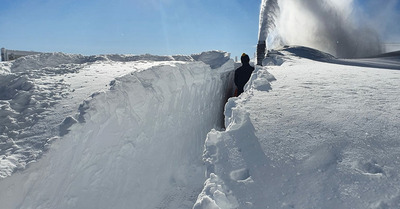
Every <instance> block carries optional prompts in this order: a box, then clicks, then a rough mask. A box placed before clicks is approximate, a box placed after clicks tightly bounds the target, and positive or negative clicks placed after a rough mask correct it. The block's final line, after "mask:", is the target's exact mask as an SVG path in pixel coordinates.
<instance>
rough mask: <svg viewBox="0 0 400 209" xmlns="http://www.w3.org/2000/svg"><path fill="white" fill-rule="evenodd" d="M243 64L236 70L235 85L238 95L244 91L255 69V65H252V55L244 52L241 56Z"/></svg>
mask: <svg viewBox="0 0 400 209" xmlns="http://www.w3.org/2000/svg"><path fill="white" fill-rule="evenodd" d="M240 61H242V66H241V67H239V68H238V69H236V70H235V80H234V81H235V85H236V87H237V95H235V96H239V95H240V94H241V93H243V91H244V90H243V88H244V85H246V83H247V81H249V79H250V76H251V73H253V71H254V67H252V66H250V57H249V55H247V54H246V53H243V54H242V56H241V57H240Z"/></svg>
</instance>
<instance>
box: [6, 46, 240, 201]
mask: <svg viewBox="0 0 400 209" xmlns="http://www.w3.org/2000/svg"><path fill="white" fill-rule="evenodd" d="M114 60H115V59H114ZM195 60H200V61H195ZM96 63H97V64H92V65H90V66H89V67H90V68H94V69H96V70H98V71H100V66H103V65H105V66H106V68H111V67H113V66H114V67H115V66H116V67H117V68H118V69H120V70H121V69H123V68H127V66H126V65H128V64H129V63H123V62H122V63H121V62H116V61H109V60H107V61H97V62H96ZM206 63H211V64H212V67H211V66H210V65H209V64H206ZM58 64H59V63H58ZM135 64H136V65H139V66H148V67H146V68H144V69H140V70H138V69H134V70H131V71H127V72H129V73H125V74H123V75H121V76H119V77H116V78H115V79H114V80H113V81H111V82H110V83H109V90H103V91H99V92H97V93H94V94H92V96H91V97H89V98H88V99H87V100H85V101H84V102H83V103H82V104H81V105H80V107H79V111H78V113H77V114H71V115H70V116H68V117H66V118H65V120H64V122H63V123H62V124H61V126H60V127H61V130H62V134H63V135H64V136H63V138H62V139H61V140H56V141H55V142H53V143H52V144H51V148H50V149H49V151H48V153H46V154H45V155H44V156H43V157H42V158H41V159H40V160H39V161H38V162H37V163H34V164H31V166H30V167H29V168H28V169H26V170H24V171H22V172H18V173H15V174H13V175H12V176H10V177H8V178H6V179H4V180H3V181H0V188H8V189H2V190H0V201H1V202H2V205H3V206H4V207H5V208H89V209H90V208H122V209H123V208H132V205H134V206H135V207H136V208H149V209H150V208H190V207H192V206H193V204H194V202H195V200H196V197H197V195H198V194H199V193H200V191H201V188H202V184H203V182H204V181H205V178H204V176H203V173H204V170H203V169H204V168H203V162H202V160H201V153H202V151H203V145H204V139H205V138H206V134H207V132H208V131H209V130H211V129H212V128H215V129H220V128H221V127H222V124H223V113H222V112H223V106H224V103H225V101H226V99H227V98H226V97H227V96H228V94H229V92H231V91H232V79H233V74H232V70H233V66H234V63H233V60H231V59H229V55H228V54H226V53H223V52H216V51H214V52H206V53H202V54H200V55H197V56H194V58H192V59H191V60H190V61H157V62H154V61H148V60H147V61H146V62H145V61H144V60H140V61H138V62H132V63H130V64H129V65H135ZM99 65H100V66H99ZM124 66H125V67H124ZM218 66H219V67H218ZM103 67H104V66H103ZM98 75H99V73H98ZM77 93H78V90H76V91H74V92H73V94H77ZM22 179H24V180H22ZM19 182H24V183H23V184H21V183H19Z"/></svg>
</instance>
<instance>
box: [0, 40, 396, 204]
mask: <svg viewBox="0 0 400 209" xmlns="http://www.w3.org/2000/svg"><path fill="white" fill-rule="evenodd" d="M63 56H65V55H63V54H53V55H50V56H49V58H50V59H49V60H47V58H45V57H42V58H43V59H44V60H43V61H40V62H38V64H37V65H38V66H39V69H36V70H29V69H30V68H29V64H27V65H26V66H28V67H27V68H25V69H26V70H25V73H24V74H23V75H25V76H27V77H25V78H23V80H22V81H24V82H25V81H26V83H30V84H31V85H19V84H20V82H17V80H15V81H13V84H14V83H15V85H10V86H19V87H18V88H11V87H10V86H6V87H4V88H9V89H15V92H14V93H15V95H14V94H12V95H14V96H12V97H11V98H10V97H8V99H6V98H7V97H6V96H4V100H2V102H3V103H2V104H6V105H5V107H6V108H3V109H2V111H6V110H9V111H15V112H16V113H18V114H19V115H21V116H24V117H23V118H26V117H28V116H29V115H30V114H25V113H24V111H23V110H24V109H28V110H29V111H30V112H35V113H37V115H38V116H41V117H43V120H44V121H46V122H47V124H48V125H49V126H50V127H52V126H53V125H54V126H55V127H56V128H55V133H57V135H63V137H58V138H56V139H55V140H53V141H54V142H53V143H50V146H48V145H47V147H50V149H49V151H48V152H45V155H44V156H43V157H42V158H40V159H39V160H38V162H36V163H30V164H29V165H30V166H29V167H28V168H27V169H25V170H21V171H19V172H16V173H14V174H12V175H11V176H10V177H7V178H5V179H2V180H0V202H1V204H2V207H4V208H132V207H134V208H174V209H175V208H195V209H210V208H212V209H218V208H220V209H231V208H246V209H247V208H254V209H258V208H328V209H330V208H332V209H333V208H357V209H358V208H359V209H365V208H372V209H383V208H396V209H397V208H399V202H400V201H399V200H400V190H399V188H398V185H399V184H400V181H399V179H400V176H399V173H400V169H399V168H400V163H399V162H400V161H399V155H398V153H400V141H399V136H400V131H399V130H400V129H399V127H400V122H399V121H400V106H399V103H398V89H399V84H400V71H399V70H398V69H399V67H398V66H400V65H399V64H400V58H399V56H398V54H396V53H395V54H387V55H384V56H382V57H377V58H368V59H357V60H341V59H336V58H334V57H333V56H331V55H329V54H326V53H323V52H320V51H318V50H315V49H310V48H306V47H286V48H283V49H281V50H278V51H273V52H272V53H270V56H269V57H267V58H266V59H265V60H264V63H265V64H266V65H268V66H265V67H257V68H256V70H255V71H254V73H253V74H252V76H251V78H250V81H249V82H248V83H247V84H246V87H245V90H246V91H245V92H244V93H243V94H241V95H240V96H239V97H236V98H230V99H229V100H228V101H227V103H226V104H225V110H224V114H225V120H223V117H222V109H223V105H224V103H225V100H226V99H227V98H226V96H227V95H228V94H229V92H231V84H232V70H233V66H234V63H233V61H232V60H230V59H229V57H228V55H227V54H225V53H221V52H207V53H202V54H199V55H193V56H178V57H172V56H171V57H170V56H163V57H153V56H150V55H145V56H144V57H146V58H143V57H142V58H139V59H138V57H134V56H133V57H132V56H121V55H113V56H100V57H97V56H95V57H80V56H77V57H76V58H78V60H76V59H75V58H74V59H73V60H75V61H72V62H71V61H68V62H63V61H62V60H63V59H59V61H60V62H59V61H57V62H54V61H51V60H52V59H53V60H54V59H56V57H63ZM51 57H53V58H51ZM67 57H69V56H67ZM29 59H31V60H32V61H31V62H32V63H35V61H34V60H37V59H41V58H39V57H30V58H29ZM82 59H83V60H84V61H82ZM132 59H133V60H132ZM46 60H47V61H46ZM85 60H86V61H85ZM87 60H89V61H87ZM178 60H180V61H178ZM199 60H202V61H201V62H199ZM19 62H22V61H19ZM42 62H48V64H46V65H49V66H52V67H43V66H42V65H41V64H40V63H42ZM51 63H53V64H51ZM11 65H13V64H10V63H2V69H3V70H2V74H1V75H2V76H12V74H13V73H15V71H14V72H13V68H12V66H11ZM21 66H24V65H21ZM33 72H35V73H33ZM33 76H37V77H35V79H32V77H33ZM17 77H18V78H19V77H23V76H16V78H17ZM10 80H14V79H10ZM4 81H5V82H8V79H4ZM24 82H22V83H24ZM17 84H18V85H17ZM50 84H51V85H50ZM52 84H57V85H52ZM25 87H26V88H25ZM28 87H29V88H28ZM44 87H47V91H43V92H47V93H48V95H49V97H48V98H50V99H36V101H37V103H33V104H32V105H30V104H31V103H19V104H25V105H15V104H17V103H18V102H17V101H22V100H19V99H17V100H15V101H14V99H15V98H19V97H17V96H16V95H18V94H19V93H24V94H25V95H31V97H29V98H34V97H36V95H41V94H42V93H43V92H42V91H34V90H35V89H37V88H44ZM60 95H62V96H60ZM88 95H90V97H89V98H88ZM37 98H40V97H37ZM44 98H47V97H44ZM53 98H58V99H57V100H56V103H55V104H51V103H50V102H51V101H52V100H51V99H53ZM85 99H86V100H85ZM83 100H84V101H83ZM82 101H83V102H82ZM13 103H15V104H13ZM41 103H47V104H50V105H49V106H44V107H45V108H44V109H43V110H44V111H43V112H41V113H40V111H39V109H37V108H36V107H37V106H35V105H34V104H41ZM9 104H10V105H9ZM11 104H13V105H11ZM17 107H19V108H21V109H18V108H17ZM24 107H28V108H24ZM2 113H3V114H4V115H7V116H8V117H7V118H8V119H9V120H10V121H17V122H16V123H15V124H17V125H21V127H20V128H24V125H23V124H24V123H22V122H18V121H19V120H20V118H19V117H17V115H18V114H11V113H9V112H2ZM50 113H53V114H50ZM59 115H62V117H60V116H59ZM58 118H61V120H58ZM2 119H3V118H2ZM40 121H42V119H38V121H37V123H35V124H38V123H39V122H40ZM12 124H14V123H12V122H9V125H10V127H13V126H12ZM224 124H225V127H226V129H225V130H224V129H221V127H223V126H224ZM7 127H8V126H7ZM39 127H44V126H39ZM20 128H18V127H17V128H14V129H13V130H11V129H9V130H10V131H9V132H10V133H11V132H12V133H19V132H20V133H24V131H25V129H23V130H21V129H20ZM37 129H38V127H37V126H36V125H33V126H31V128H30V129H28V130H37ZM210 129H212V130H211V131H210V132H209V130H210ZM20 130H21V131H20ZM46 130H48V129H46ZM207 132H208V134H207ZM7 133H8V132H7ZM35 136H47V135H41V134H38V135H35ZM204 140H205V142H204ZM17 142H20V143H18V146H15V145H11V148H13V149H14V150H20V149H22V148H23V149H24V150H28V152H22V153H29V150H32V148H29V147H30V146H26V147H24V146H23V145H24V144H23V143H22V138H21V139H20V140H17ZM13 149H8V151H6V153H7V154H8V153H10V154H11V155H12V156H13V157H14V159H16V161H17V162H18V159H21V158H18V155H13V153H17V152H14V150H13ZM38 150H41V149H38ZM5 156H6V155H4V154H2V160H3V161H2V162H13V161H11V160H9V159H8V158H7V157H5ZM28 159H32V158H29V157H28ZM35 159H37V158H35ZM20 162H24V160H20ZM2 165H4V164H2ZM5 167H7V165H6V166H5Z"/></svg>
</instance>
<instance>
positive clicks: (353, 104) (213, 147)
mask: <svg viewBox="0 0 400 209" xmlns="http://www.w3.org/2000/svg"><path fill="white" fill-rule="evenodd" d="M280 53H281V54H283V56H282V55H281V56H282V57H281V58H282V59H283V60H284V61H285V62H284V63H283V64H282V65H281V66H269V67H264V68H257V69H256V71H255V72H254V73H253V75H252V79H251V80H250V82H249V83H248V84H247V87H246V88H247V91H245V92H244V93H243V94H242V95H240V97H238V98H231V99H229V101H228V103H227V104H226V106H225V116H226V118H225V124H226V127H227V128H226V131H216V130H214V131H212V132H210V133H209V134H208V136H207V140H206V143H205V151H204V154H203V160H204V162H205V164H206V168H207V172H206V177H207V178H208V180H206V181H205V185H204V188H203V191H202V193H201V194H200V195H199V197H198V199H197V201H196V204H195V206H194V208H196V209H209V208H221V209H224V208H254V209H258V208H360V209H364V208H373V209H378V208H379V209H381V208H398V207H399V199H400V198H399V197H400V191H399V189H398V185H399V183H400V182H399V179H400V178H399V173H400V170H399V168H400V165H399V162H400V161H399V157H398V153H399V152H400V149H399V148H400V142H399V136H400V131H399V127H400V122H399V121H400V120H399V119H400V106H399V103H398V102H397V100H398V89H399V85H400V77H399V75H400V71H396V70H388V69H385V70H383V69H382V68H384V66H385V65H381V66H380V68H366V67H359V66H358V65H351V64H349V63H348V64H346V65H338V64H333V63H329V62H325V61H324V62H315V61H314V60H319V59H322V60H326V58H329V59H330V56H326V55H325V54H321V53H320V52H318V51H315V50H311V51H310V50H309V49H306V48H299V47H297V48H295V49H293V50H287V49H284V50H283V51H280ZM299 56H302V57H299ZM302 58H309V59H302ZM359 62H362V60H360V61H359ZM397 63H398V64H399V62H397ZM389 69H390V68H389ZM270 72H271V73H272V74H273V75H274V76H273V77H274V78H276V80H275V81H274V82H271V81H272V80H273V79H272V77H271V75H270ZM260 87H261V88H260Z"/></svg>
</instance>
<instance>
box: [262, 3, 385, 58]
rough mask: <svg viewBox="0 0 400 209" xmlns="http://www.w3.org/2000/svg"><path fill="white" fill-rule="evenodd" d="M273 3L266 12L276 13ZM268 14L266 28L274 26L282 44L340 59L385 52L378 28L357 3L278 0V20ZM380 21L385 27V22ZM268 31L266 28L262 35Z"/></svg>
mask: <svg viewBox="0 0 400 209" xmlns="http://www.w3.org/2000/svg"><path fill="white" fill-rule="evenodd" d="M264 2H265V1H263V3H264ZM272 2H274V3H275V2H276V1H271V0H269V1H267V4H266V5H265V6H264V7H266V8H267V9H266V10H268V9H269V10H272V11H275V10H274V8H272V9H271V8H268V7H271V5H269V4H272ZM272 6H273V5H272ZM265 12H267V13H266V14H267V15H268V16H267V17H266V18H264V19H266V20H268V22H267V23H264V24H265V25H266V26H267V27H266V28H267V29H268V28H270V27H272V25H271V24H273V23H275V24H276V25H277V26H276V29H277V30H276V32H277V34H278V36H279V39H280V40H279V41H281V43H283V45H302V46H308V47H311V48H316V49H319V50H321V51H324V52H328V53H331V54H332V55H334V56H336V57H339V58H360V57H368V56H373V55H377V54H380V53H381V52H382V44H381V40H380V35H379V32H378V31H379V27H376V26H374V25H373V23H374V21H370V20H369V19H368V18H367V15H366V14H364V13H363V11H362V10H360V9H357V4H356V3H355V0H340V1H339V0H279V17H276V21H273V20H270V17H269V15H270V14H269V13H268V11H265ZM264 15H265V14H264ZM387 20H390V18H388V19H387ZM381 22H382V24H384V23H385V22H386V20H385V21H381ZM267 32H268V31H267ZM267 32H266V31H265V29H264V31H263V32H260V35H265V34H267ZM261 38H262V39H265V37H260V39H259V40H262V39H261Z"/></svg>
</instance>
